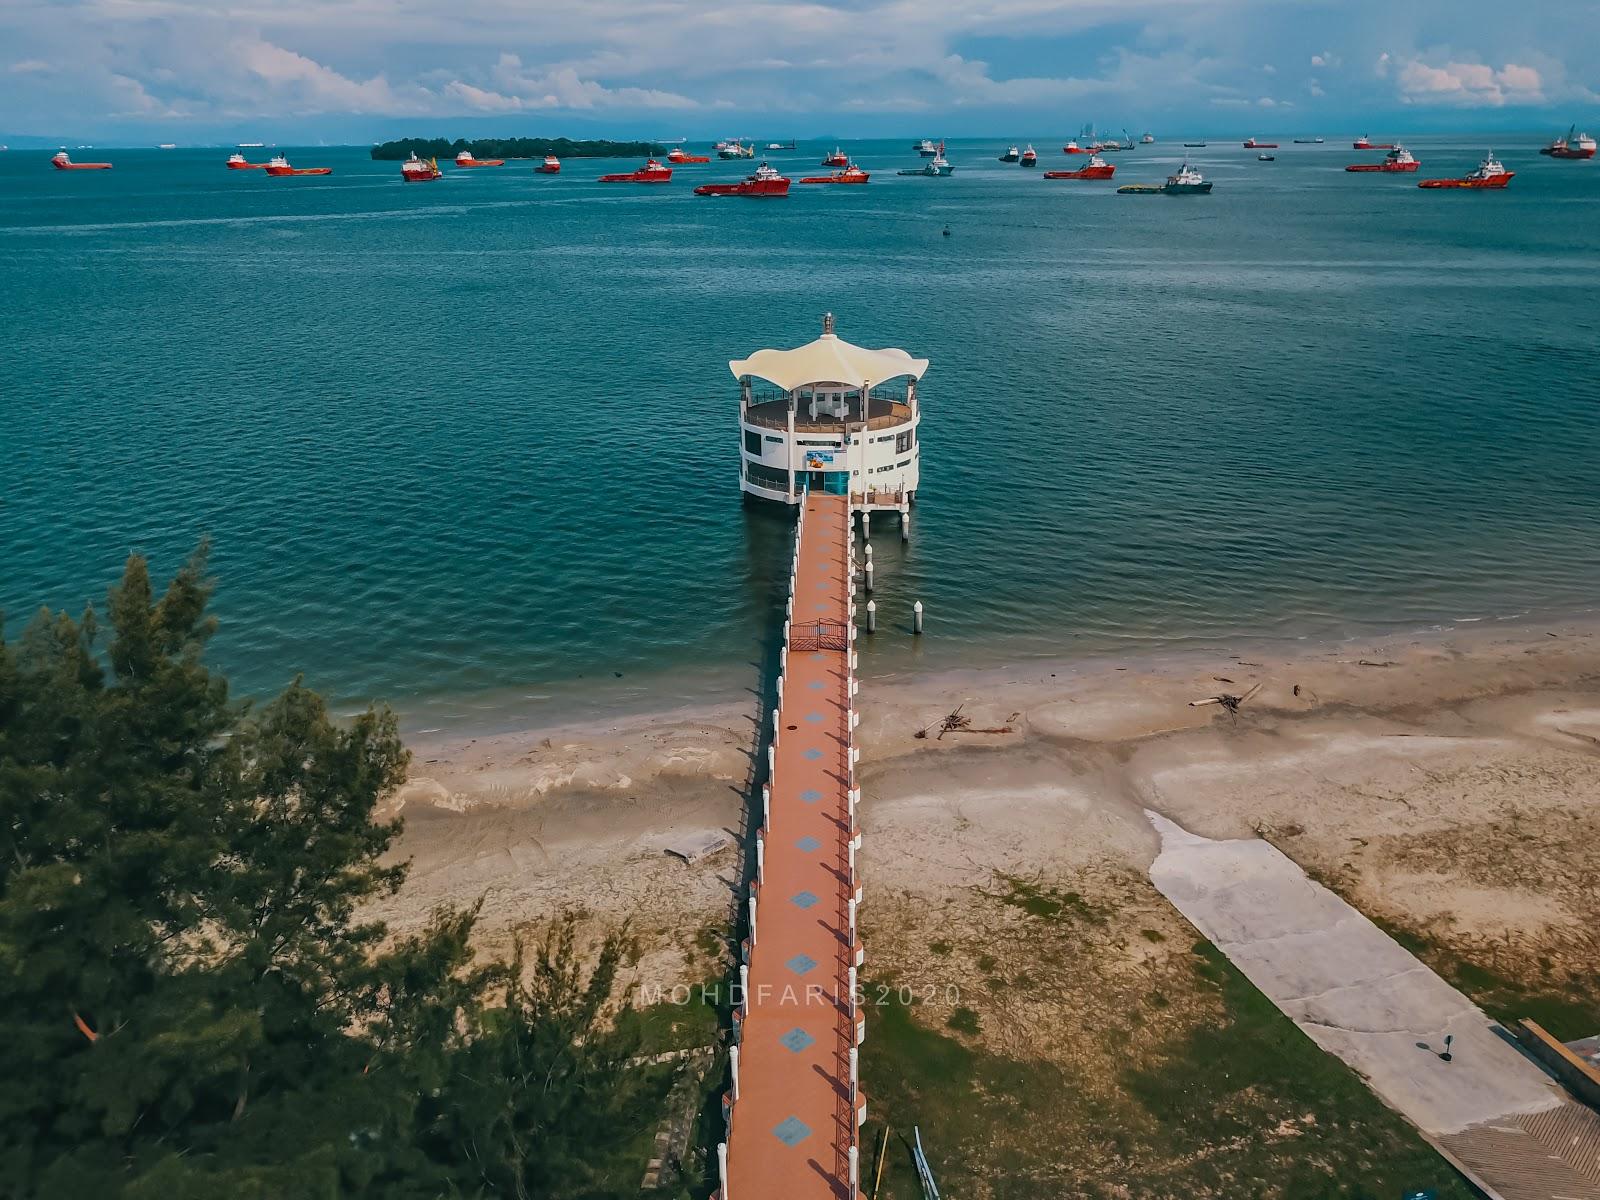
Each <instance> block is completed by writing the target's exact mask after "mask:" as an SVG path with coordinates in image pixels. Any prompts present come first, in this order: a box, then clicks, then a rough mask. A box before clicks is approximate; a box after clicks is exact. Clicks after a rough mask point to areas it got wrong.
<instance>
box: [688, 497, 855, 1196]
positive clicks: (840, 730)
mask: <svg viewBox="0 0 1600 1200" xmlns="http://www.w3.org/2000/svg"><path fill="white" fill-rule="evenodd" d="M853 546H854V542H853V537H852V533H851V528H850V502H849V499H848V498H847V497H845V496H842V495H828V494H826V493H819V492H812V493H809V494H808V495H807V496H806V497H805V501H804V503H803V505H802V506H801V508H800V519H799V522H798V524H797V526H796V531H795V554H794V560H793V564H792V569H791V575H790V592H789V602H788V612H789V616H788V619H787V620H786V621H785V622H784V647H783V650H782V651H781V657H782V672H781V675H780V684H779V687H780V691H779V701H778V705H777V707H776V709H775V710H774V714H775V715H774V724H775V729H774V734H773V741H772V747H771V749H770V750H769V752H768V765H769V768H770V769H769V773H768V775H769V777H768V782H767V783H766V785H765V786H764V787H763V789H762V818H761V826H760V828H759V829H758V830H757V831H756V840H755V861H756V878H755V880H754V881H753V882H752V884H751V887H750V896H749V900H748V916H749V936H748V937H747V938H746V939H745V941H744V945H743V952H744V953H743V959H744V961H743V963H742V965H741V967H740V982H741V984H742V985H743V988H742V992H743V996H742V1002H741V1004H740V1005H739V1007H738V1009H737V1010H736V1011H735V1016H734V1026H735V1045H734V1047H733V1050H732V1052H731V1055H730V1058H731V1085H730V1088H729V1090H728V1092H727V1093H726V1094H725V1095H724V1097H723V1112H724V1115H725V1116H726V1117H727V1122H728V1140H727V1142H726V1143H724V1144H723V1146H722V1147H720V1148H719V1150H718V1159H719V1171H720V1172H721V1180H722V1186H721V1190H720V1191H719V1192H718V1193H717V1197H718V1200H743V1198H744V1197H747V1196H748V1197H751V1198H752V1200H755V1198H758V1197H759V1198H760V1200H811V1198H813V1197H814V1198H816V1200H839V1198H840V1197H851V1196H854V1195H855V1194H856V1187H857V1182H858V1179H859V1161H858V1160H859V1149H858V1139H857V1130H858V1129H859V1128H860V1126H861V1123H862V1122H863V1121H864V1120H866V1097H865V1095H864V1094H863V1093H862V1091H861V1085H860V1079H859V1071H858V1064H857V1058H858V1047H859V1046H860V1045H861V1041H862V1038H863V1037H864V1036H865V1020H864V1018H863V1016H862V1014H861V1013H860V1011H859V1009H858V1006H857V1003H856V972H857V970H858V969H859V968H860V966H861V962H862V947H861V941H860V938H859V936H858V935H857V932H856V906H857V904H858V903H859V902H860V899H861V892H860V885H859V884H858V883H857V880H856V850H857V848H858V847H859V845H860V835H859V834H858V833H857V831H856V815H855V810H856V799H857V795H858V793H857V790H856V787H855V757H856V750H855V736H854V727H855V722H856V717H855V703H854V696H855V691H856V682H855V670H854V663H855V651H854V649H853V642H854V633H855V622H854V614H855V602H854V597H853V587H852V581H853V576H854V564H853V561H852V559H853Z"/></svg>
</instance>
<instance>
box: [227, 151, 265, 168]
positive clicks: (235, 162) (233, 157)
mask: <svg viewBox="0 0 1600 1200" xmlns="http://www.w3.org/2000/svg"><path fill="white" fill-rule="evenodd" d="M266 165H267V164H266V163H253V162H251V161H250V160H249V159H247V158H246V157H245V156H244V155H242V154H240V153H239V152H238V151H237V150H235V151H234V152H233V153H232V154H230V155H228V170H230V171H261V170H264V169H265V168H266Z"/></svg>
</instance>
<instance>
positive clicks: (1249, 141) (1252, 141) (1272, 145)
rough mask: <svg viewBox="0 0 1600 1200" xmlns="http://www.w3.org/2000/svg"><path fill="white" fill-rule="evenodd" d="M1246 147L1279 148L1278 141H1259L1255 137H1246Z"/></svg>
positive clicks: (1258, 148) (1250, 148) (1260, 148)
mask: <svg viewBox="0 0 1600 1200" xmlns="http://www.w3.org/2000/svg"><path fill="white" fill-rule="evenodd" d="M1244 148H1245V149H1246V150H1276V149H1277V148H1278V143H1277V142H1258V141H1256V139H1255V138H1245V140H1244Z"/></svg>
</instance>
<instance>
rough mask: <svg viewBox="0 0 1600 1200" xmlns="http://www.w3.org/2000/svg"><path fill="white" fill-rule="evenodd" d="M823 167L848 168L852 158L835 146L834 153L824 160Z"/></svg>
mask: <svg viewBox="0 0 1600 1200" xmlns="http://www.w3.org/2000/svg"><path fill="white" fill-rule="evenodd" d="M822 165H823V166H825V167H848V166H849V165H850V156H849V155H848V154H846V153H845V152H844V151H843V150H841V149H839V147H837V146H835V147H834V148H833V153H832V154H830V155H828V156H827V157H826V158H824V159H823V160H822Z"/></svg>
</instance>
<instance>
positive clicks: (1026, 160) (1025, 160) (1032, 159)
mask: <svg viewBox="0 0 1600 1200" xmlns="http://www.w3.org/2000/svg"><path fill="white" fill-rule="evenodd" d="M1017 165H1018V166H1023V167H1037V166H1038V165H1039V152H1038V151H1037V150H1035V149H1034V148H1033V147H1032V146H1031V145H1030V146H1029V147H1028V148H1027V149H1026V150H1024V151H1023V152H1022V157H1021V158H1019V159H1018V160H1017Z"/></svg>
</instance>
